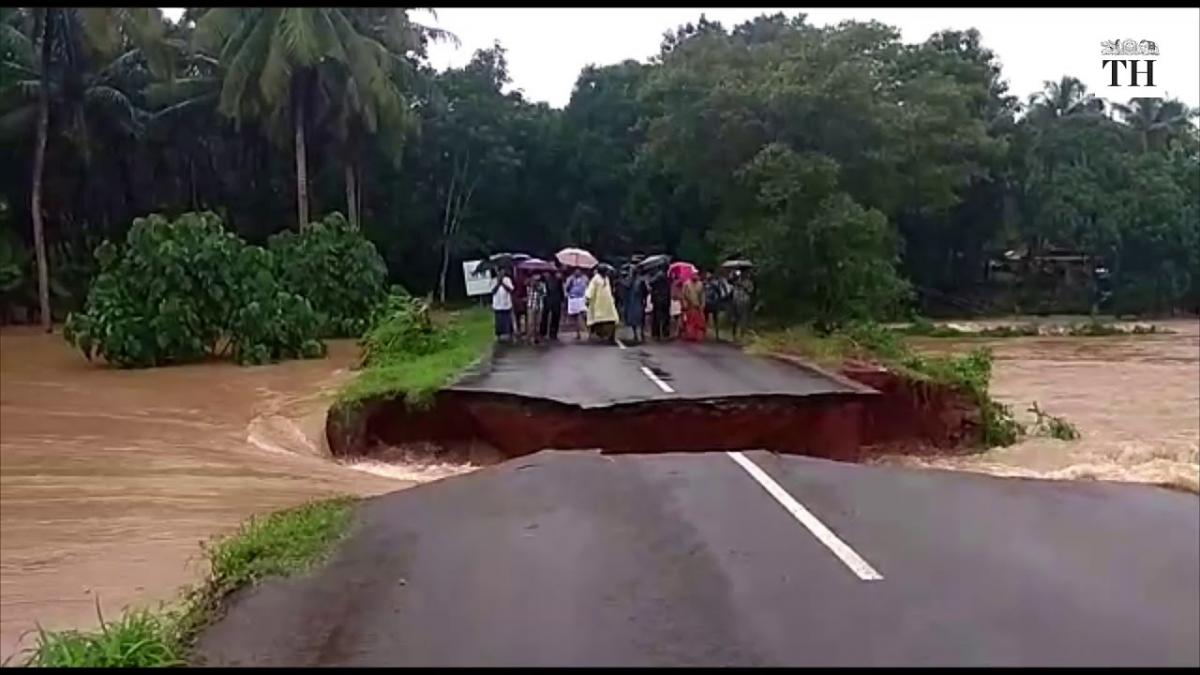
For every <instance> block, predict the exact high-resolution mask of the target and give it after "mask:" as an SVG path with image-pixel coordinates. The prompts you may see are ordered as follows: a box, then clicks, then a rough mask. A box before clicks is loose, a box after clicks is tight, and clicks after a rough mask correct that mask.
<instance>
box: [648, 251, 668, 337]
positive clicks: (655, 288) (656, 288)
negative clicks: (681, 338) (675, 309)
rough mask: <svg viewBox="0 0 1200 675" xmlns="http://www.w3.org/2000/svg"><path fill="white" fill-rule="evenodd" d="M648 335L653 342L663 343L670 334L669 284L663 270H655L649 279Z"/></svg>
mask: <svg viewBox="0 0 1200 675" xmlns="http://www.w3.org/2000/svg"><path fill="white" fill-rule="evenodd" d="M650 302H651V303H652V305H653V307H652V308H651V316H650V334H651V335H652V336H653V337H654V339H655V340H658V341H660V342H661V341H663V340H666V339H667V336H668V335H669V334H670V320H671V318H670V317H671V315H670V308H671V282H670V280H668V279H667V273H666V272H665V271H664V270H661V269H660V270H656V271H655V272H654V275H653V276H651V277H650Z"/></svg>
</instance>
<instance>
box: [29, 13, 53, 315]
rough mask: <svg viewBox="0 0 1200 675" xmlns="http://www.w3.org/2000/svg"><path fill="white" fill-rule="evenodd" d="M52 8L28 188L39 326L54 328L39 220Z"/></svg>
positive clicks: (45, 24) (46, 21) (45, 22)
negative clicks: (40, 322)
mask: <svg viewBox="0 0 1200 675" xmlns="http://www.w3.org/2000/svg"><path fill="white" fill-rule="evenodd" d="M52 11H53V10H51V9H45V10H43V14H42V77H41V79H42V83H41V87H40V88H39V90H38V121H37V144H36V145H35V147H34V151H33V178H32V181H31V183H32V186H31V188H30V193H31V195H30V209H31V211H32V216H33V249H34V252H35V253H36V255H37V275H38V304H39V306H40V309H41V319H42V328H43V329H45V331H46V332H47V333H49V332H51V331H53V330H54V317H53V315H51V314H50V270H49V266H48V265H47V262H46V235H45V231H44V226H43V223H42V174H43V172H44V169H45V166H46V135H47V134H48V133H49V127H50V82H49V74H48V73H49V71H50V36H51V29H50V19H51V12H52Z"/></svg>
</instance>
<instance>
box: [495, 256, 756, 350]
mask: <svg viewBox="0 0 1200 675" xmlns="http://www.w3.org/2000/svg"><path fill="white" fill-rule="evenodd" d="M521 277H523V278H521ZM753 294H754V288H753V281H752V279H751V278H750V275H748V274H745V273H744V272H742V271H741V270H731V271H730V272H729V273H728V276H726V274H725V273H707V272H705V273H698V274H691V275H687V276H684V277H672V276H671V275H669V274H668V273H667V270H666V269H663V268H658V269H652V270H638V269H637V268H636V267H634V266H633V265H627V266H625V268H624V269H622V270H621V272H620V273H617V272H616V270H614V269H613V268H612V267H610V266H608V265H599V266H597V267H596V268H594V269H591V270H584V269H580V268H571V269H561V268H558V269H554V270H552V271H534V272H529V273H525V274H522V275H519V276H518V277H517V278H514V274H513V272H512V270H510V269H508V268H504V269H501V270H500V271H499V276H498V277H497V278H496V280H495V281H494V282H493V287H492V310H493V312H494V314H495V328H496V337H497V339H498V340H500V341H504V342H508V341H518V340H520V341H526V342H529V343H532V344H538V343H542V342H548V341H557V340H558V334H559V328H560V324H561V323H562V316H563V313H564V310H565V313H566V316H567V321H568V324H567V325H568V328H570V327H574V329H575V339H576V340H582V339H583V338H584V337H585V336H589V337H591V338H595V339H598V340H601V341H605V342H610V343H611V342H615V340H616V337H617V329H618V327H619V326H620V325H624V326H626V327H628V328H629V330H630V333H631V336H630V337H631V339H632V340H633V341H634V342H642V341H644V340H645V335H646V329H647V326H649V331H650V335H651V336H652V337H653V338H654V339H655V340H658V341H666V340H673V339H675V338H682V339H684V340H688V341H693V342H698V341H700V340H703V339H704V338H705V337H706V336H707V334H708V327H709V326H711V327H712V329H713V332H714V335H715V337H716V338H717V339H720V337H721V331H720V321H721V318H722V317H726V318H727V319H728V323H729V326H730V328H731V330H732V335H733V338H734V339H737V337H738V334H739V332H740V331H742V330H743V329H744V328H745V326H746V323H747V322H748V320H749V318H750V309H751V304H752V301H753Z"/></svg>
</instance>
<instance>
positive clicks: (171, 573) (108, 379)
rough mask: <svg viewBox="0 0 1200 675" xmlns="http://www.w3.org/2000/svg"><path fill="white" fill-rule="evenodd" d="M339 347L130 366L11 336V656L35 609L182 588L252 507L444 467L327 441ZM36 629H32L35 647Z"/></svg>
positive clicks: (6, 647)
mask: <svg viewBox="0 0 1200 675" xmlns="http://www.w3.org/2000/svg"><path fill="white" fill-rule="evenodd" d="M330 347H331V350H330V351H331V353H330V356H329V357H328V358H326V359H321V360H313V361H294V362H289V363H284V364H280V365H275V366H262V367H252V368H242V367H238V366H235V365H231V364H219V363H213V364H204V365H195V366H181V367H174V368H160V369H155V370H146V371H118V370H114V369H110V368H106V367H103V366H99V365H97V364H90V363H88V362H87V361H86V360H84V358H83V357H82V356H81V355H80V354H79V353H78V352H76V351H73V350H72V349H71V348H70V347H69V345H67V344H66V342H65V341H64V340H63V339H62V337H61V336H60V335H52V336H47V335H44V334H41V333H39V332H37V331H34V330H25V329H15V330H13V329H5V330H4V331H3V332H2V333H0V661H2V660H3V659H5V658H7V657H8V656H9V655H11V654H12V653H13V652H14V650H15V649H16V648H17V642H18V637H19V636H20V635H21V634H22V632H23V631H26V630H28V629H29V628H31V627H32V626H33V624H34V621H35V620H37V621H40V622H42V624H43V625H45V626H47V627H52V628H56V627H66V626H90V625H94V624H95V617H96V608H95V602H96V599H97V598H99V600H100V604H101V607H102V609H103V611H104V614H105V616H115V615H116V614H117V613H118V611H119V610H120V609H121V608H122V607H123V606H125V605H127V604H130V603H137V604H153V603H155V602H156V601H159V600H166V599H170V598H172V597H173V596H174V592H175V591H176V589H177V588H178V587H179V586H181V585H183V584H185V583H188V582H190V581H192V580H194V579H195V578H196V577H197V575H199V574H200V573H201V572H203V571H204V570H203V568H202V566H201V564H200V561H199V559H198V554H199V547H198V546H197V544H198V542H199V541H201V540H203V539H206V538H208V537H209V536H211V535H213V534H215V533H222V532H228V531H230V530H231V529H233V528H234V527H235V526H236V525H237V523H239V522H240V521H241V520H242V519H244V518H245V517H247V516H249V515H251V514H255V513H262V512H265V511H270V510H274V509H278V508H284V507H288V506H292V505H296V504H299V503H301V502H304V501H307V500H309V499H312V498H317V497H323V496H329V495H334V494H344V493H351V494H358V495H369V494H376V493H381V492H386V491H390V490H395V489H397V488H402V487H405V486H408V485H411V484H413V480H401V479H405V478H408V479H412V478H416V479H417V480H422V479H429V478H436V477H439V475H437V474H431V475H416V476H413V475H406V474H405V473H404V472H403V471H401V470H393V471H391V472H390V475H388V476H381V475H372V474H371V473H368V472H363V471H355V470H353V469H352V468H348V467H344V466H340V465H338V464H335V463H333V462H331V461H329V459H328V458H327V450H326V449H325V448H324V447H322V442H323V439H324V433H323V426H324V411H325V408H326V406H327V398H328V391H329V390H330V389H331V388H333V387H335V386H336V385H337V384H338V383H339V382H341V381H342V380H343V379H344V378H346V377H348V376H349V375H350V373H349V372H348V370H347V367H348V366H349V365H350V363H351V362H352V360H353V358H354V356H355V353H356V352H355V350H356V348H355V346H354V345H353V343H352V342H344V341H343V342H334V343H332V344H331V345H330ZM31 642H32V636H26V637H25V638H24V640H23V641H22V646H27V645H29V644H30V643H31Z"/></svg>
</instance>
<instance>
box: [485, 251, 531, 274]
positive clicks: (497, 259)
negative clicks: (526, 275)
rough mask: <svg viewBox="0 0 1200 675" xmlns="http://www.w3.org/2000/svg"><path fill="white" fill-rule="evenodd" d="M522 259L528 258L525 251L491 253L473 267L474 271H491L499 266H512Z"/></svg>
mask: <svg viewBox="0 0 1200 675" xmlns="http://www.w3.org/2000/svg"><path fill="white" fill-rule="evenodd" d="M524 260H529V255H528V254H526V253H493V254H492V255H490V256H488V259H487V260H484V261H483V262H481V263H479V265H478V266H477V267H476V268H475V271H476V272H491V271H492V270H498V269H500V268H501V267H510V268H511V267H513V266H515V265H516V264H517V263H519V262H522V261H524Z"/></svg>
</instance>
